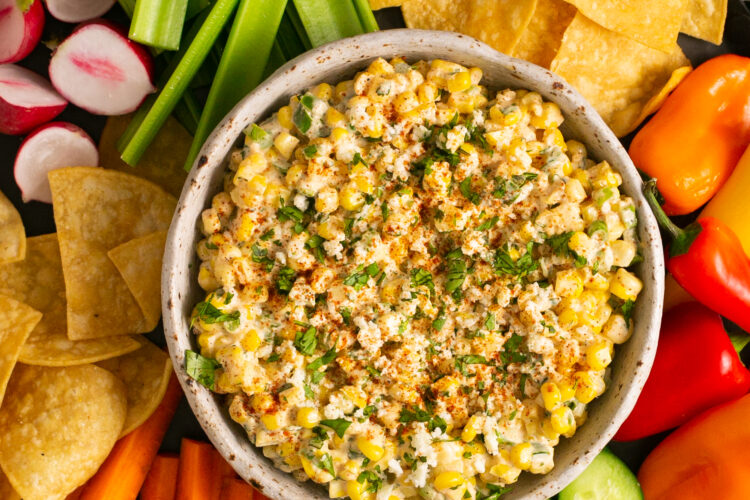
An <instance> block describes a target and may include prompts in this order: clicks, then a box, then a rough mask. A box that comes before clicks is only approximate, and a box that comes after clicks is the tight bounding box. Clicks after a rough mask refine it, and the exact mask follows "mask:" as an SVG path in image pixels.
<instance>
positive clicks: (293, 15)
mask: <svg viewBox="0 0 750 500" xmlns="http://www.w3.org/2000/svg"><path fill="white" fill-rule="evenodd" d="M284 17H285V18H286V19H288V20H289V22H290V23H291V24H292V27H293V28H294V31H295V32H296V33H297V37H298V38H299V39H300V40H301V41H302V45H303V46H304V47H305V50H310V49H311V48H312V47H313V46H312V43H310V39H309V38H308V37H307V32H306V31H305V26H304V25H303V24H302V19H300V18H299V14H298V13H297V9H295V8H294V3H293V2H289V3H287V4H286V12H284ZM303 52H304V51H303Z"/></svg>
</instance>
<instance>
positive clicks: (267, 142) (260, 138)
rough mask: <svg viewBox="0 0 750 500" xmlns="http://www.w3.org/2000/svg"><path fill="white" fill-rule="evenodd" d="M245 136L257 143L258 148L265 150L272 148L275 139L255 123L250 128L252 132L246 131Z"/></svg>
mask: <svg viewBox="0 0 750 500" xmlns="http://www.w3.org/2000/svg"><path fill="white" fill-rule="evenodd" d="M245 134H247V135H248V136H250V139H252V140H253V141H254V142H257V143H258V146H260V147H261V148H263V149H268V148H270V147H271V144H273V137H271V134H269V133H268V132H266V131H265V130H263V129H262V128H260V127H259V126H257V125H256V124H254V123H253V124H252V125H251V126H250V130H248V129H245Z"/></svg>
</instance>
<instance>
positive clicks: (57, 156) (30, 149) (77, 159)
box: [13, 122, 99, 203]
mask: <svg viewBox="0 0 750 500" xmlns="http://www.w3.org/2000/svg"><path fill="white" fill-rule="evenodd" d="M98 164H99V152H98V151H97V149H96V144H94V141H93V140H92V139H91V137H89V135H88V134H87V133H86V132H85V131H84V130H82V129H81V128H80V127H77V126H75V125H73V124H72V123H68V122H51V123H47V124H46V125H42V126H41V127H39V128H38V129H36V130H34V131H33V132H32V133H31V134H29V136H28V137H27V138H26V139H24V141H23V143H22V144H21V147H20V148H19V149H18V154H17V155H16V162H15V165H14V167H13V174H14V176H15V178H16V184H18V187H19V188H20V189H21V194H22V195H23V201H24V202H29V201H31V200H36V201H41V202H44V203H52V193H51V192H50V188H49V181H48V180H47V172H49V171H50V170H54V169H56V168H61V167H85V166H91V167H93V166H96V165H98Z"/></svg>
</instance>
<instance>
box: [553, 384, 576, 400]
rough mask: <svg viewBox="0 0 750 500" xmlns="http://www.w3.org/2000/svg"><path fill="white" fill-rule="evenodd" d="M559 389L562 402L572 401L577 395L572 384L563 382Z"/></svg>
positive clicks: (558, 385)
mask: <svg viewBox="0 0 750 500" xmlns="http://www.w3.org/2000/svg"><path fill="white" fill-rule="evenodd" d="M557 387H558V389H559V390H560V400H561V401H562V402H565V401H570V400H571V399H573V396H575V395H576V389H575V387H574V386H573V385H572V384H569V383H567V382H562V383H560V384H557Z"/></svg>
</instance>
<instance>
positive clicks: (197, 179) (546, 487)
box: [162, 29, 664, 500]
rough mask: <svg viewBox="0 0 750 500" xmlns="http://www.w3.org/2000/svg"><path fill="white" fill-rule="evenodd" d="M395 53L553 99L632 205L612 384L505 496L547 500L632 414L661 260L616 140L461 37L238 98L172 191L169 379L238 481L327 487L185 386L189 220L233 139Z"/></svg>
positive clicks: (193, 229) (550, 89) (425, 42)
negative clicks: (636, 252)
mask: <svg viewBox="0 0 750 500" xmlns="http://www.w3.org/2000/svg"><path fill="white" fill-rule="evenodd" d="M396 55H399V56H402V57H405V58H406V59H407V60H409V61H416V60H419V59H435V58H440V59H447V60H451V61H455V62H458V63H460V64H463V65H465V66H478V67H480V68H481V69H482V70H483V71H484V77H483V79H482V83H483V84H484V85H486V86H487V87H489V88H491V89H501V88H506V87H511V88H525V89H531V90H535V91H537V92H539V93H540V94H541V95H542V96H543V97H544V98H545V99H547V100H550V101H554V102H556V103H557V104H558V105H559V106H560V109H561V110H562V111H563V114H564V115H565V123H564V124H563V127H562V129H563V133H564V134H565V137H566V138H576V139H578V140H580V141H581V142H583V143H584V144H585V145H586V146H587V148H588V151H589V154H590V155H591V157H592V158H594V159H597V160H607V161H608V162H609V163H610V164H611V165H612V166H613V167H614V168H615V169H616V170H617V171H618V172H620V174H621V175H622V178H623V185H622V190H623V191H624V193H625V194H627V195H628V196H630V197H632V198H633V199H634V200H635V203H636V207H637V215H638V220H639V226H638V235H639V237H640V241H641V244H642V246H643V257H644V261H643V263H642V264H640V266H639V269H638V273H639V275H640V277H641V279H642V280H643V282H644V285H645V286H644V290H643V292H642V294H641V296H640V297H639V298H638V302H637V306H636V308H635V315H634V320H635V331H634V333H633V336H632V338H631V339H630V340H629V341H628V342H627V343H625V344H624V345H622V346H619V347H618V348H617V353H616V356H615V360H614V363H613V365H612V382H611V384H610V385H609V387H608V388H607V391H606V393H605V394H604V395H603V396H601V397H599V398H598V399H596V400H595V401H594V402H593V403H592V404H591V407H590V409H589V417H588V421H587V422H586V423H585V425H583V426H582V427H581V428H580V430H579V431H578V432H577V433H576V434H575V436H573V437H572V438H571V439H562V441H561V443H560V444H559V445H558V446H557V447H556V449H555V468H554V469H553V470H552V471H551V472H549V473H548V474H545V475H532V474H522V477H521V479H520V480H519V481H518V483H517V484H516V485H514V487H513V492H512V493H510V494H508V495H507V496H506V497H503V498H507V499H518V498H528V499H545V498H548V497H550V496H552V495H554V494H555V493H557V492H558V491H559V490H561V489H562V488H563V487H564V486H565V485H566V484H568V483H569V482H570V481H572V480H573V479H574V478H575V477H576V476H577V475H578V474H579V473H580V472H581V471H582V470H583V469H584V468H585V467H586V465H588V463H589V462H590V461H591V460H592V459H593V458H594V457H595V456H596V455H597V454H598V453H599V451H601V449H602V448H603V447H604V446H605V445H606V444H607V442H608V441H609V440H610V439H611V438H612V436H613V435H614V434H615V432H616V431H617V429H618V427H619V426H620V424H621V423H622V422H623V420H624V419H625V417H626V416H627V415H628V413H630V411H631V410H632V408H633V406H634V405H635V402H636V400H637V398H638V394H639V393H640V391H641V389H642V387H643V384H644V383H645V382H646V377H647V376H648V372H649V370H650V369H651V364H652V362H653V357H654V354H655V351H656V344H657V339H658V332H659V325H660V321H661V312H662V296H663V287H664V283H663V277H664V261H663V257H662V246H661V239H660V237H659V231H658V228H657V225H656V221H655V220H654V217H653V215H652V214H651V211H650V210H649V209H648V207H647V205H646V202H645V200H644V199H643V196H642V195H641V191H640V189H641V179H640V177H639V175H638V173H637V172H636V169H635V167H634V166H633V164H632V163H631V161H630V158H629V157H628V155H627V153H626V152H625V150H624V149H623V147H622V146H621V144H620V142H619V141H618V140H617V138H616V137H615V136H614V134H613V133H612V132H611V131H610V130H609V128H608V127H607V126H606V125H605V124H604V122H603V121H602V119H601V118H600V117H599V115H598V114H597V113H596V111H594V110H593V108H592V107H591V106H590V105H589V104H588V103H587V102H586V101H585V100H584V99H583V98H582V97H581V96H580V95H579V94H578V93H577V92H576V91H575V90H574V89H573V88H572V87H570V86H569V85H568V84H567V83H566V82H565V81H563V80H562V79H561V78H560V77H558V76H556V75H554V74H552V73H550V72H549V71H547V70H545V69H543V68H540V67H538V66H535V65H533V64H530V63H527V62H525V61H521V60H518V59H514V58H511V57H508V56H506V55H504V54H501V53H499V52H497V51H495V50H494V49H492V48H491V47H489V46H487V45H485V44H483V43H481V42H479V41H477V40H475V39H473V38H471V37H468V36H464V35H460V34H456V33H449V32H438V31H422V30H405V29H402V30H389V31H381V32H377V33H371V34H367V35H361V36H357V37H354V38H347V39H344V40H340V41H337V42H333V43H331V44H328V45H324V46H322V47H320V48H317V49H315V50H312V51H310V52H307V53H305V54H303V55H301V56H299V57H297V58H296V59H294V60H293V61H290V62H289V63H287V64H286V65H284V66H283V67H281V68H280V69H279V70H278V71H276V72H275V73H274V74H273V75H272V76H271V77H270V78H269V79H268V80H266V81H265V82H263V83H262V84H261V85H260V86H259V87H258V88H257V89H256V90H255V91H253V92H252V93H250V95H248V96H247V97H245V98H244V99H243V100H242V101H241V102H240V103H239V104H237V106H235V107H234V109H233V110H232V111H231V112H230V113H229V114H228V115H227V116H226V118H224V120H223V121H222V122H221V123H220V124H219V126H218V127H217V128H216V129H215V130H214V131H213V133H212V134H211V136H210V137H209V138H208V140H207V141H206V144H205V145H204V146H203V148H202V149H201V152H200V154H199V155H198V159H197V160H196V162H195V165H193V169H192V171H191V173H190V176H189V177H188V179H187V181H186V183H185V187H184V188H183V190H182V195H181V196H180V201H179V204H178V207H177V211H176V212H175V215H174V219H173V221H172V226H171V228H170V231H169V237H168V239H167V247H166V253H165V257H164V268H163V270H162V308H163V313H164V331H165V333H166V337H167V343H168V345H169V352H170V354H171V356H172V360H173V362H174V366H175V370H176V372H177V375H178V377H179V379H180V383H181V384H182V387H183V389H184V390H185V394H186V395H187V399H188V401H189V403H190V406H191V407H192V409H193V411H194V412H195V415H196V416H197V418H198V421H199V422H200V423H201V425H202V426H203V428H204V429H205V431H206V433H207V434H208V437H209V438H210V439H211V441H212V442H213V444H214V445H215V446H216V447H217V448H218V449H219V451H220V452H221V454H222V455H223V456H224V457H225V458H226V459H227V460H228V461H229V463H231V464H232V466H233V467H234V468H235V470H236V471H237V472H238V473H239V474H240V476H242V477H243V478H244V479H245V480H247V481H248V482H250V483H252V484H253V485H254V486H255V487H257V488H258V489H259V490H261V491H263V492H264V493H265V494H266V495H267V496H269V497H271V498H275V499H284V500H287V499H310V500H312V499H326V498H328V495H327V492H326V490H324V489H323V488H321V487H320V486H318V485H316V484H315V483H312V482H310V481H308V482H306V483H299V482H297V481H296V480H295V479H294V478H293V477H292V476H291V475H290V474H286V473H284V472H282V471H280V470H278V469H276V468H275V467H274V466H273V465H272V464H271V462H270V460H268V459H266V458H265V457H264V456H263V454H262V452H261V450H260V449H258V448H256V447H254V446H253V445H252V444H251V443H250V441H249V440H248V438H247V436H246V435H245V433H244V432H243V430H242V429H241V428H240V426H239V425H237V424H235V423H234V422H232V420H231V419H230V418H229V416H228V414H227V412H226V410H225V409H224V408H223V405H222V399H223V398H222V397H217V396H215V395H213V394H211V393H210V391H208V390H207V389H205V388H204V387H202V386H200V385H198V384H197V383H195V382H194V381H193V380H191V379H190V378H189V377H188V376H187V375H186V373H185V370H184V359H185V358H184V354H185V350H187V349H196V342H195V339H194V338H193V335H191V334H190V332H189V327H188V325H189V321H190V313H191V311H192V308H193V307H194V305H195V304H196V303H197V302H199V301H200V300H202V299H203V296H204V293H203V292H202V290H201V289H200V287H199V286H198V284H197V280H196V272H197V270H198V265H199V261H198V258H197V256H196V253H195V248H196V243H197V242H198V241H199V240H200V238H201V235H200V233H199V231H198V229H197V221H198V220H199V218H200V213H201V211H202V210H203V209H204V208H206V207H208V206H210V204H211V198H212V197H213V195H215V194H216V193H217V192H219V191H220V190H221V184H222V176H223V171H224V169H225V165H226V162H225V158H226V156H227V153H228V152H229V151H230V149H231V148H232V146H233V145H234V144H235V143H236V141H237V139H238V138H239V137H240V136H241V134H242V130H243V129H244V128H245V127H246V126H247V125H249V124H250V123H253V122H257V121H260V120H261V119H263V118H265V117H266V116H268V115H270V114H271V113H273V112H274V111H275V110H277V109H278V108H279V107H280V106H282V105H284V104H286V103H287V102H288V100H289V98H290V97H291V96H292V95H294V94H298V93H300V92H302V91H303V90H304V89H306V88H308V87H310V86H312V85H315V84H317V83H319V82H329V83H336V82H338V81H340V80H343V79H346V78H351V77H352V76H353V75H354V74H355V73H356V72H357V71H360V70H362V69H364V68H366V67H367V65H368V63H369V62H370V61H371V60H373V59H375V58H376V57H379V56H381V57H385V58H386V59H389V58H391V57H393V56H396Z"/></svg>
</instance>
